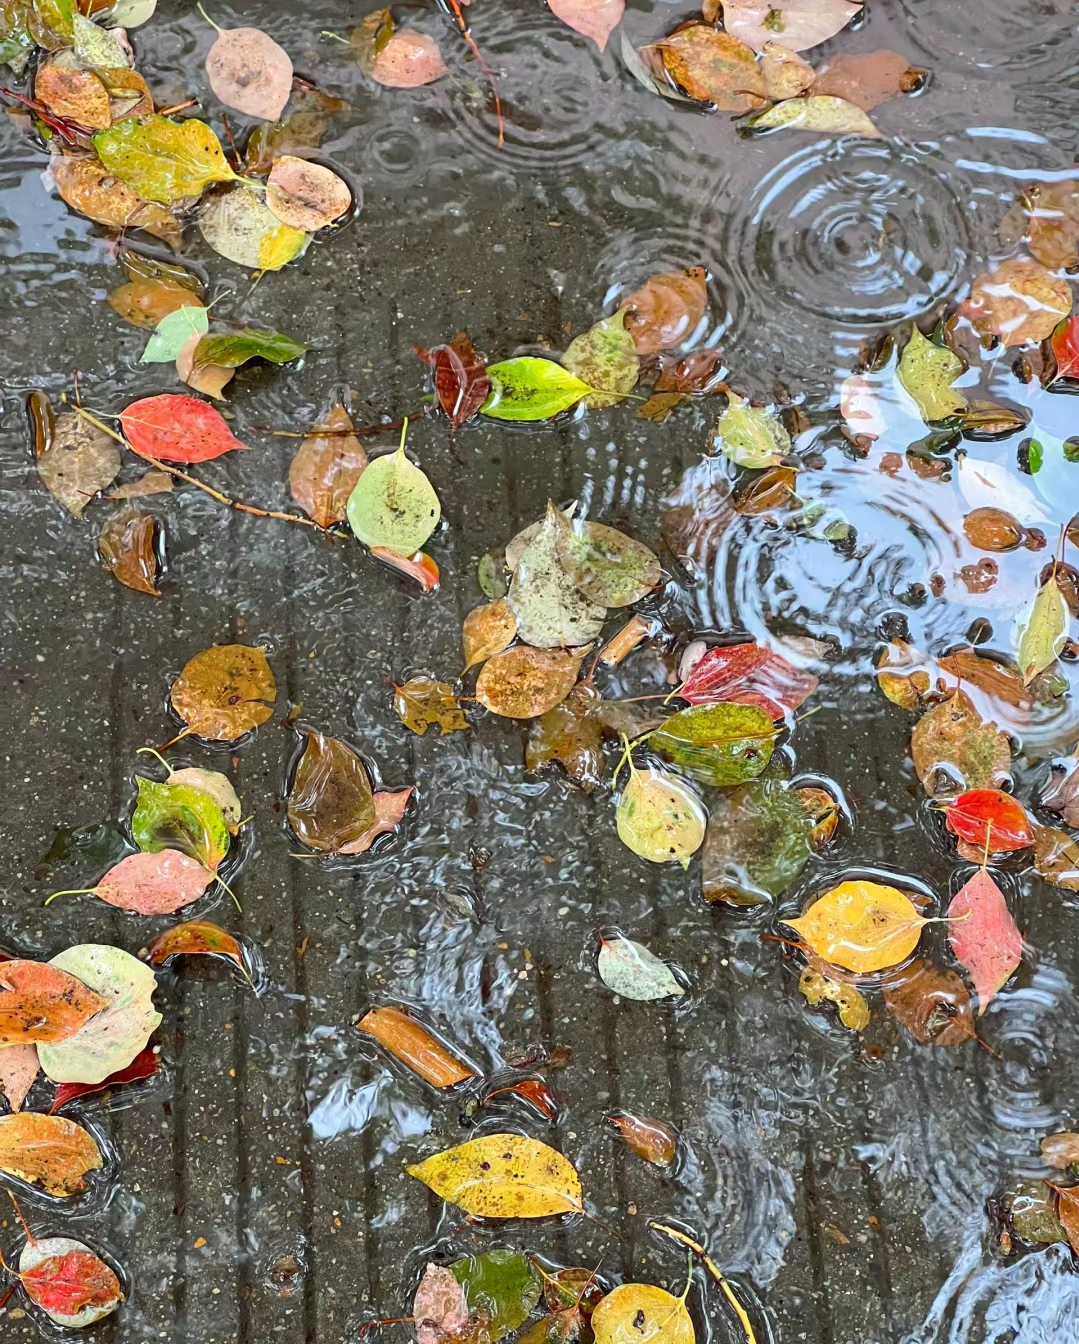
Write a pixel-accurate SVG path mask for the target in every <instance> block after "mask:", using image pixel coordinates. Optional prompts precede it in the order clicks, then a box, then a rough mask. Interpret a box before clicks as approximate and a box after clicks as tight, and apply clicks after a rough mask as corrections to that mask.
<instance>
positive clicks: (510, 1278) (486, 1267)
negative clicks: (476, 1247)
mask: <svg viewBox="0 0 1079 1344" xmlns="http://www.w3.org/2000/svg"><path fill="white" fill-rule="evenodd" d="M450 1269H451V1272H452V1274H453V1277H454V1278H455V1279H456V1280H457V1282H458V1283H459V1284H460V1285H461V1287H462V1288H463V1289H464V1290H465V1300H466V1302H467V1303H468V1310H469V1313H470V1314H471V1315H473V1316H479V1315H481V1314H482V1315H483V1316H484V1317H485V1318H486V1320H487V1329H488V1331H489V1333H490V1338H491V1344H495V1342H496V1341H497V1340H500V1339H503V1338H504V1337H505V1336H506V1335H508V1334H509V1333H510V1332H511V1331H513V1330H516V1329H517V1328H518V1326H521V1325H523V1324H524V1322H525V1321H527V1320H528V1318H529V1316H531V1314H532V1312H533V1310H534V1309H535V1307H536V1304H537V1303H538V1302H539V1299H540V1291H541V1284H540V1278H539V1275H538V1274H537V1273H536V1271H535V1269H533V1267H532V1262H531V1260H529V1258H528V1256H526V1255H522V1254H521V1252H520V1251H513V1250H495V1251H485V1252H484V1253H483V1254H482V1255H470V1256H466V1258H465V1259H463V1260H457V1261H456V1262H455V1263H454V1264H453V1265H451V1267H450Z"/></svg>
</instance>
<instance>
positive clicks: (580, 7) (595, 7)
mask: <svg viewBox="0 0 1079 1344" xmlns="http://www.w3.org/2000/svg"><path fill="white" fill-rule="evenodd" d="M625 9H626V0H550V10H551V13H552V14H553V15H554V16H555V18H558V19H561V20H562V22H563V23H565V24H567V25H568V26H569V27H570V28H572V29H574V30H575V31H576V32H578V33H581V34H582V35H583V36H584V37H590V38H591V39H592V41H593V42H595V44H596V46H597V47H599V49H600V51H604V50H605V49H606V46H607V40H608V38H609V37H610V36H611V34H612V33H613V32H614V30H615V29H616V28H617V27H618V25H619V23H620V22H621V20H622V15H623V14H624V13H625Z"/></svg>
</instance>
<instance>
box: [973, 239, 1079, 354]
mask: <svg viewBox="0 0 1079 1344" xmlns="http://www.w3.org/2000/svg"><path fill="white" fill-rule="evenodd" d="M1071 307H1072V292H1071V286H1070V285H1069V284H1068V282H1067V281H1066V280H1061V279H1059V278H1058V277H1056V276H1054V275H1051V274H1050V272H1049V271H1047V270H1046V269H1045V267H1044V266H1041V265H1040V264H1039V263H1038V262H1036V261H1030V260H1029V259H1028V258H1025V257H1014V258H1012V259H1011V260H1009V261H1002V262H1001V263H1000V265H999V266H997V267H995V268H994V269H993V270H992V271H983V272H982V274H981V275H979V276H978V278H977V280H975V282H974V286H973V288H972V290H971V293H970V298H969V299H968V300H967V301H966V302H965V303H964V304H963V306H962V309H961V311H962V313H963V316H964V317H967V318H969V319H970V321H971V323H972V324H973V326H974V327H975V328H976V330H978V331H979V332H981V333H982V334H983V335H992V336H999V337H1000V339H1001V341H1002V342H1003V344H1004V345H1025V344H1028V343H1031V342H1036V341H1044V340H1045V339H1046V337H1048V336H1051V335H1052V334H1053V329H1054V327H1056V325H1057V323H1058V322H1060V321H1061V319H1062V318H1065V317H1067V316H1068V314H1069V313H1070V312H1071Z"/></svg>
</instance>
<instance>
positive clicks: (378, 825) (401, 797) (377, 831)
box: [340, 788, 413, 854]
mask: <svg viewBox="0 0 1079 1344" xmlns="http://www.w3.org/2000/svg"><path fill="white" fill-rule="evenodd" d="M412 792H413V791H412V789H411V788H408V789H398V790H396V792H386V791H379V792H378V793H376V794H375V795H374V797H373V798H372V800H371V801H372V802H373V803H374V805H375V819H374V821H373V822H372V823H371V825H370V826H368V828H367V830H366V831H364V833H363V834H362V835H358V836H357V837H356V839H355V840H350V841H349V843H348V844H347V845H342V846H341V849H340V853H342V854H366V853H367V851H368V850H369V849H370V848H371V846H372V845H373V844H374V843H375V841H376V840H377V839H378V837H379V836H380V835H389V834H390V833H391V832H392V831H395V830H396V829H397V828H398V826H400V824H401V822H402V820H403V819H404V815H405V809H406V808H407V807H408V800H409V799H410V798H411V797H412Z"/></svg>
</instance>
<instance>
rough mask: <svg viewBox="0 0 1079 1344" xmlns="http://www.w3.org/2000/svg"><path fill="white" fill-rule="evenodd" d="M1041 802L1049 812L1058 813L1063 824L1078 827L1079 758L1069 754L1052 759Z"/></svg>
mask: <svg viewBox="0 0 1079 1344" xmlns="http://www.w3.org/2000/svg"><path fill="white" fill-rule="evenodd" d="M1041 803H1042V807H1047V808H1048V809H1049V811H1050V812H1056V813H1058V814H1059V815H1060V818H1061V820H1062V821H1063V822H1064V824H1065V826H1071V827H1072V828H1073V829H1079V758H1077V757H1074V756H1069V757H1066V758H1065V759H1063V760H1061V761H1054V763H1053V767H1052V774H1051V775H1050V777H1049V782H1048V784H1047V785H1046V787H1045V788H1044V789H1043V790H1042V797H1041Z"/></svg>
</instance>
